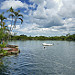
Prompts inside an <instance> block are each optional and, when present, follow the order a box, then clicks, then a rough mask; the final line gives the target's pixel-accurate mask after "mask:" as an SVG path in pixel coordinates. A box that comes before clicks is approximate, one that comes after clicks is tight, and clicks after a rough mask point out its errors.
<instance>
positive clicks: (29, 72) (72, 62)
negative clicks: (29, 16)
mask: <svg viewBox="0 0 75 75" xmlns="http://www.w3.org/2000/svg"><path fill="white" fill-rule="evenodd" d="M44 42H45V43H52V44H53V43H54V45H53V46H45V48H44V46H43V45H42V43H44ZM8 43H9V44H11V45H18V46H19V49H20V54H18V55H13V56H5V57H2V58H0V75H75V42H73V41H70V42H69V41H35V40H32V41H30V40H27V41H9V42H8Z"/></svg>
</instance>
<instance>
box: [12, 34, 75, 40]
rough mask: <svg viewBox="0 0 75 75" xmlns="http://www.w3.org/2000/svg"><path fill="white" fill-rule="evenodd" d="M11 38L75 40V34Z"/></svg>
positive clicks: (14, 37)
mask: <svg viewBox="0 0 75 75" xmlns="http://www.w3.org/2000/svg"><path fill="white" fill-rule="evenodd" d="M11 40H69V41H72V40H73V41H75V34H73V35H69V36H54V37H46V36H35V37H32V36H29V37H27V36H26V35H20V36H12V38H11Z"/></svg>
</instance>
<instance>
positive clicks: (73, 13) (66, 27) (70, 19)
mask: <svg viewBox="0 0 75 75" xmlns="http://www.w3.org/2000/svg"><path fill="white" fill-rule="evenodd" d="M30 1H32V2H34V3H35V4H37V5H38V7H37V10H35V11H33V15H32V22H33V23H36V24H37V25H38V27H42V28H49V29H51V28H52V27H55V28H52V29H51V30H54V31H59V32H60V31H61V33H64V32H66V33H68V32H71V33H72V32H73V33H74V31H75V25H74V24H75V22H74V20H75V0H40V1H39V0H30ZM40 29H41V28H40ZM72 30H73V31H72Z"/></svg>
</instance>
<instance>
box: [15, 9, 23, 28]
mask: <svg viewBox="0 0 75 75" xmlns="http://www.w3.org/2000/svg"><path fill="white" fill-rule="evenodd" d="M19 13H20V10H18V11H17V12H14V15H15V21H14V27H16V22H17V19H19V20H21V24H22V23H23V19H22V18H23V15H22V14H19Z"/></svg>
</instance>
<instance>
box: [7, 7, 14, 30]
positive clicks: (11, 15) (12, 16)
mask: <svg viewBox="0 0 75 75" xmlns="http://www.w3.org/2000/svg"><path fill="white" fill-rule="evenodd" d="M7 12H11V14H9V18H10V17H11V18H12V21H11V27H10V31H12V30H13V28H12V23H13V18H14V9H13V8H12V7H11V8H10V9H9V10H7ZM11 28H12V29H11Z"/></svg>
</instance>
